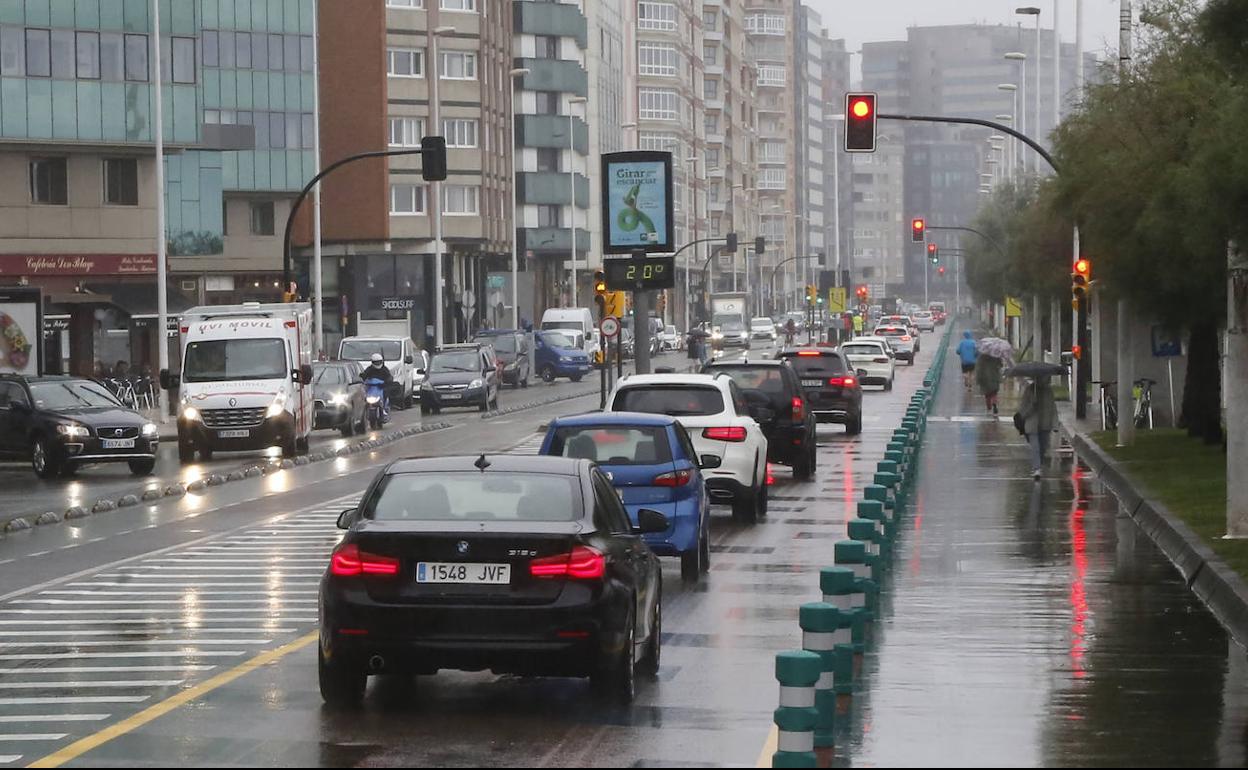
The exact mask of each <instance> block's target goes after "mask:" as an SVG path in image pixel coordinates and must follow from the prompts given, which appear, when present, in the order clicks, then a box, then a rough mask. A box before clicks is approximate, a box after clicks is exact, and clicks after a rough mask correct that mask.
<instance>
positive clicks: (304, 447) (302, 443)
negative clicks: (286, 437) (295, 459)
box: [295, 436, 312, 455]
mask: <svg viewBox="0 0 1248 770" xmlns="http://www.w3.org/2000/svg"><path fill="white" fill-rule="evenodd" d="M311 444H312V439H311V437H309V436H304V437H303V438H297V439H295V451H296V452H298V453H299V454H301V455H306V454H307V453H308V449H309V448H310V447H311Z"/></svg>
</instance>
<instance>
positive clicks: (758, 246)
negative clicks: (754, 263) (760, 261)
mask: <svg viewBox="0 0 1248 770" xmlns="http://www.w3.org/2000/svg"><path fill="white" fill-rule="evenodd" d="M766 250H767V239H766V238H764V237H763V236H761V235H760V236H758V237H757V238H755V239H754V256H757V257H761V256H762V255H763V252H764V251H766Z"/></svg>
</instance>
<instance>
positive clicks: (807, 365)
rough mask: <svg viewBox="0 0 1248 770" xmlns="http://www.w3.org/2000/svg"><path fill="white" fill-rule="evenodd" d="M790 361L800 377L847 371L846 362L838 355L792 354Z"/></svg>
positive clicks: (823, 375)
mask: <svg viewBox="0 0 1248 770" xmlns="http://www.w3.org/2000/svg"><path fill="white" fill-rule="evenodd" d="M789 363H790V364H791V365H792V366H793V368H794V369H796V370H797V375H798V376H799V377H812V378H813V377H827V376H830V375H835V374H844V373H845V362H844V361H842V360H841V357H840V356H837V355H828V354H823V355H818V356H800V355H799V356H792V357H790V358H789Z"/></svg>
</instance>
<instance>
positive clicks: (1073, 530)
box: [1070, 477, 1088, 679]
mask: <svg viewBox="0 0 1248 770" xmlns="http://www.w3.org/2000/svg"><path fill="white" fill-rule="evenodd" d="M1076 478H1077V477H1076ZM1075 491H1076V494H1078V492H1079V490H1078V487H1077V486H1076V490H1075ZM1084 513H1085V511H1084V509H1083V508H1080V507H1078V503H1077V502H1076V507H1075V508H1074V509H1073V510H1072V511H1071V513H1070V550H1071V563H1072V565H1073V566H1074V575H1073V578H1072V580H1071V583H1070V606H1071V611H1072V618H1071V624H1070V664H1071V668H1072V670H1073V671H1074V673H1075V678H1076V679H1083V678H1084V677H1085V676H1087V671H1086V670H1085V669H1084V667H1083V658H1084V655H1085V653H1086V652H1087V640H1086V634H1087V619H1088V596H1087V592H1086V582H1085V581H1086V577H1087V573H1088V556H1087V549H1088V533H1087V530H1086V529H1084V525H1083V516H1084Z"/></svg>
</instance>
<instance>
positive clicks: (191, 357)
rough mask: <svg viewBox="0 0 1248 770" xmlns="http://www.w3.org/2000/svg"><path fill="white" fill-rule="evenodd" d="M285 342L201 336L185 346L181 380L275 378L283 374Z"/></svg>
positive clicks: (285, 366)
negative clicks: (219, 338) (217, 338)
mask: <svg viewBox="0 0 1248 770" xmlns="http://www.w3.org/2000/svg"><path fill="white" fill-rule="evenodd" d="M289 369H290V365H289V364H288V363H287V361H286V342H285V341H284V340H281V339H277V338H271V339H237V340H201V341H198V342H192V343H190V344H189V345H187V346H186V359H185V361H184V362H183V363H182V379H183V381H185V382H220V381H223V380H277V379H282V378H285V377H286V376H287V373H288V370H289Z"/></svg>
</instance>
